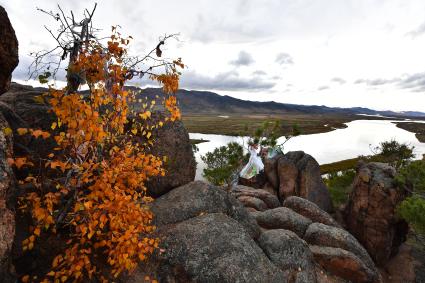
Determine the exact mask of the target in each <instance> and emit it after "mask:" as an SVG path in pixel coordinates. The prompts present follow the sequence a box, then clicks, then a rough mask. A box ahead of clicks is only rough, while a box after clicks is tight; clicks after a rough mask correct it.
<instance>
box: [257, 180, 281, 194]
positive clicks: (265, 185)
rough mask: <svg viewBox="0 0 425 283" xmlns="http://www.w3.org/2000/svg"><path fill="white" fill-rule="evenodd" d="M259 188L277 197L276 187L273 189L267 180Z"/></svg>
mask: <svg viewBox="0 0 425 283" xmlns="http://www.w3.org/2000/svg"><path fill="white" fill-rule="evenodd" d="M261 189H263V190H265V191H266V192H269V193H270V194H272V195H274V196H276V197H277V189H275V188H274V187H273V186H272V185H271V184H270V183H269V182H267V183H265V184H264V186H263V187H262V188H261Z"/></svg>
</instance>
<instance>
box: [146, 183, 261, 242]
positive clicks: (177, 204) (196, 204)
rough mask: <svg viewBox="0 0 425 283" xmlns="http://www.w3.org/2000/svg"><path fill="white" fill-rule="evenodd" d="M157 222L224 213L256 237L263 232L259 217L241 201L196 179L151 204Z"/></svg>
mask: <svg viewBox="0 0 425 283" xmlns="http://www.w3.org/2000/svg"><path fill="white" fill-rule="evenodd" d="M151 210H152V212H153V213H154V215H155V224H156V225H157V226H164V225H167V224H173V223H179V222H182V221H185V220H187V219H190V218H193V217H196V216H199V215H201V214H207V213H224V214H227V215H229V216H230V217H232V218H233V219H235V220H237V221H238V222H240V223H241V224H242V226H243V227H245V228H246V230H247V231H248V233H249V234H250V235H251V236H252V237H253V238H254V239H256V238H258V236H259V235H260V229H259V227H258V225H257V223H256V221H255V219H254V218H253V217H252V216H251V215H250V214H249V213H248V211H246V209H245V208H244V207H243V206H242V204H241V203H240V202H238V201H237V200H236V199H235V198H234V197H233V196H231V195H230V194H228V193H227V192H225V191H224V190H223V189H221V188H220V187H216V186H213V185H210V184H207V183H205V182H202V181H194V182H191V183H189V184H186V185H184V186H181V187H178V188H176V189H174V190H172V191H171V192H169V193H167V194H165V195H163V196H161V197H160V198H158V199H157V200H155V202H153V204H152V206H151Z"/></svg>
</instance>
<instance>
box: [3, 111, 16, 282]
mask: <svg viewBox="0 0 425 283" xmlns="http://www.w3.org/2000/svg"><path fill="white" fill-rule="evenodd" d="M9 129H10V128H9V125H8V124H7V122H6V120H5V119H4V117H3V115H1V113H0V278H2V279H4V280H5V281H9V280H10V281H12V278H13V277H12V273H13V271H12V270H10V269H11V260H10V253H11V250H12V244H13V238H14V236H15V214H14V213H13V212H12V211H13V210H11V204H10V203H9V196H10V195H11V194H12V192H11V190H12V188H13V185H14V184H13V172H12V169H11V168H10V166H9V163H8V161H7V159H8V158H11V157H12V142H11V140H12V134H11V133H10V130H9Z"/></svg>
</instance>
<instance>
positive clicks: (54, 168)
mask: <svg viewBox="0 0 425 283" xmlns="http://www.w3.org/2000/svg"><path fill="white" fill-rule="evenodd" d="M129 41H130V38H125V39H124V38H121V36H120V34H119V33H118V32H117V31H116V29H113V35H112V36H111V39H110V40H109V41H108V45H107V48H104V47H102V46H101V45H99V44H98V42H96V41H93V42H90V44H86V45H85V47H84V49H83V50H82V51H81V52H80V54H79V56H78V57H77V60H76V61H75V62H71V63H72V64H70V68H72V72H74V73H78V74H80V76H81V77H84V79H85V82H86V84H87V85H88V87H89V94H88V95H83V94H80V93H69V91H68V90H67V89H66V88H64V89H54V88H53V87H52V86H50V88H49V92H48V93H46V94H45V96H46V98H47V99H48V101H49V103H50V105H51V109H52V110H51V111H52V112H53V113H54V114H55V115H56V117H57V121H56V122H54V123H53V124H52V125H51V129H52V130H51V131H50V133H48V132H43V131H41V130H34V129H19V130H18V133H19V134H31V135H33V136H34V137H36V138H45V139H48V138H50V139H51V138H53V139H54V140H55V141H56V143H57V147H56V148H55V149H54V152H51V153H49V154H48V156H44V157H42V158H41V159H37V160H35V157H31V156H28V157H20V158H15V160H10V163H11V164H13V163H14V164H15V165H16V166H17V167H19V168H20V167H22V166H24V165H26V166H33V165H34V164H40V166H41V167H42V168H44V170H46V171H47V173H46V172H45V173H44V174H40V175H39V176H28V177H27V178H26V179H25V182H27V183H32V184H33V188H34V190H33V191H32V192H30V193H28V194H27V195H26V196H25V197H24V198H23V199H22V200H21V209H23V210H25V211H28V212H29V213H31V216H32V219H33V220H34V226H33V228H32V231H31V233H32V234H31V236H30V237H29V238H27V239H26V240H24V241H23V248H24V250H31V249H32V248H33V247H34V244H35V242H36V241H37V238H38V237H43V235H45V234H46V233H62V232H61V231H63V230H66V231H68V232H67V233H66V234H65V235H63V236H64V237H65V238H67V239H68V240H67V243H66V244H67V246H66V249H65V251H64V252H63V253H62V254H59V255H57V256H56V257H55V259H54V260H53V263H52V268H51V271H50V272H49V273H48V274H46V277H45V279H44V281H43V282H50V281H54V282H66V281H68V280H69V281H83V280H84V278H92V277H93V276H96V277H97V278H98V279H101V280H105V281H106V278H104V277H103V276H102V275H101V270H100V269H99V267H97V266H96V263H95V261H94V260H93V257H94V254H95V253H96V254H100V253H103V254H105V256H106V262H107V263H108V264H109V265H110V266H111V270H112V275H113V276H115V277H116V276H118V275H119V274H120V273H121V272H123V271H126V270H128V271H130V270H132V269H134V268H135V267H136V266H137V264H138V262H139V261H143V260H145V259H146V258H147V256H149V254H151V253H152V252H153V251H154V249H155V248H157V247H158V239H155V238H152V237H150V236H149V234H150V233H151V232H152V231H154V229H155V227H154V226H153V225H152V223H151V221H152V218H153V215H152V213H151V211H149V209H148V208H147V206H146V204H147V203H149V202H150V201H151V200H152V199H151V198H149V197H147V196H146V195H145V192H146V188H145V186H144V183H145V181H146V180H147V179H148V178H149V177H152V176H158V175H164V174H165V171H164V169H163V168H162V159H161V158H160V157H157V156H153V155H151V154H147V153H146V149H147V147H150V146H154V142H153V141H152V140H151V135H152V130H153V129H154V128H157V127H161V126H162V125H163V123H164V122H165V121H159V122H157V123H156V124H155V125H149V123H147V120H149V118H150V116H151V112H150V109H151V108H152V105H154V102H152V103H151V106H147V105H143V106H142V111H141V112H140V113H138V116H139V117H140V118H141V119H139V120H140V121H142V122H140V121H139V122H135V121H129V117H130V116H131V115H130V114H132V110H131V107H130V104H131V102H134V101H135V99H136V97H135V94H134V93H131V92H128V91H126V90H125V88H124V85H125V83H126V81H127V80H128V78H130V77H131V76H129V70H128V69H127V68H126V67H125V65H124V64H123V61H124V58H125V56H126V54H127V45H128V43H129ZM178 68H184V65H183V64H182V62H181V60H180V59H178V60H176V61H172V62H171V63H170V64H169V65H168V68H166V71H165V73H163V74H153V73H151V74H150V78H151V79H153V80H156V81H158V82H159V83H161V84H162V85H163V90H164V92H165V93H166V97H165V99H164V108H165V109H167V110H168V111H169V115H168V117H167V118H166V120H170V121H175V120H177V119H179V118H180V112H179V109H178V108H177V103H176V98H175V96H173V95H172V94H173V93H175V92H176V91H177V89H178V82H179V76H180V73H179V72H178V70H177V69H178ZM130 122H132V123H131V129H130V130H128V127H127V126H128V125H130V124H129V123H130ZM136 134H137V135H139V136H140V135H142V136H144V138H145V140H147V143H144V144H137V143H135V141H134V140H135V139H134V138H133V135H136ZM46 176H55V177H51V180H49V182H45V180H43V178H46ZM64 227H66V229H63V228H64ZM22 279H23V280H24V281H25V280H30V279H31V278H30V277H29V276H25V277H24V278H22Z"/></svg>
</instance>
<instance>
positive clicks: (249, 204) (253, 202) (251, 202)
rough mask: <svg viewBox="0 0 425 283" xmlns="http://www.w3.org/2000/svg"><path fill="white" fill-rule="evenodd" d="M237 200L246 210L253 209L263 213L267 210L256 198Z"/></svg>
mask: <svg viewBox="0 0 425 283" xmlns="http://www.w3.org/2000/svg"><path fill="white" fill-rule="evenodd" d="M237 200H238V201H240V202H241V203H242V204H243V205H244V206H245V207H246V208H253V209H255V210H258V211H264V210H267V209H268V207H267V204H266V203H265V202H264V201H262V200H261V199H258V198H256V197H251V196H240V197H238V198H237Z"/></svg>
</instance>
